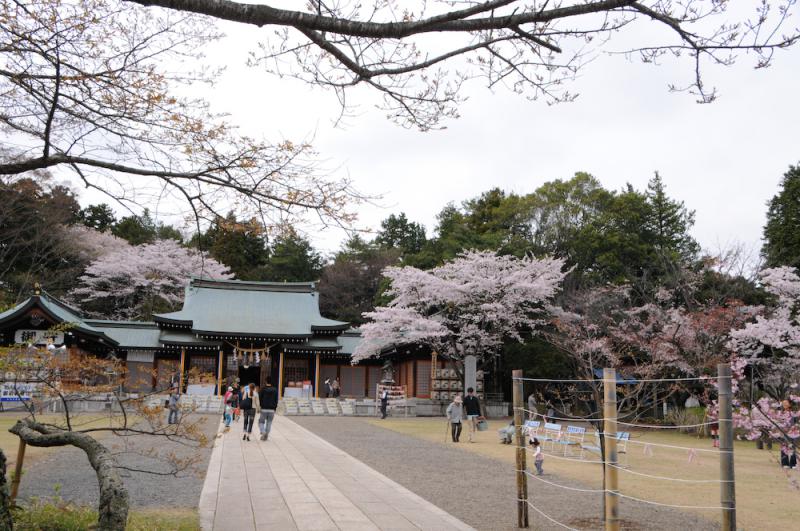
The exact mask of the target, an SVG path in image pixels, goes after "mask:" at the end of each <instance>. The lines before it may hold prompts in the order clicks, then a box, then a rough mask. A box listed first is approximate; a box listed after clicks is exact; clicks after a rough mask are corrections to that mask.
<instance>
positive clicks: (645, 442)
mask: <svg viewBox="0 0 800 531" xmlns="http://www.w3.org/2000/svg"><path fill="white" fill-rule="evenodd" d="M599 435H605V436H606V437H608V438H611V437H616V434H609V433H605V432H600V433H599ZM625 442H629V443H633V444H643V445H645V446H656V447H659V448H675V449H678V450H694V451H695V452H711V453H715V454H723V453H724V454H732V453H733V450H720V449H716V448H715V449H709V448H691V447H689V446H675V445H672V444H659V443H654V442H647V441H635V440H633V439H628V440H627V441H625Z"/></svg>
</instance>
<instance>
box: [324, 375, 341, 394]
mask: <svg viewBox="0 0 800 531" xmlns="http://www.w3.org/2000/svg"><path fill="white" fill-rule="evenodd" d="M341 394H342V383H341V382H340V381H339V377H338V376H337V377H336V378H334V379H333V380H331V379H330V378H326V379H325V398H339V395H341Z"/></svg>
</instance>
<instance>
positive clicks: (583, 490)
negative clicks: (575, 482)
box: [517, 470, 605, 493]
mask: <svg viewBox="0 0 800 531" xmlns="http://www.w3.org/2000/svg"><path fill="white" fill-rule="evenodd" d="M517 472H522V473H523V474H525V475H526V476H530V477H532V478H534V479H537V480H539V481H541V482H542V483H547V484H548V485H552V486H554V487H560V488H562V489H566V490H574V491H575V492H593V493H599V492H605V490H604V489H579V488H577V487H568V486H566V485H559V484H558V483H553V482H552V481H547V480H546V479H542V478H540V477H539V476H537V475H535V474H532V473H531V472H530V471H529V470H517Z"/></svg>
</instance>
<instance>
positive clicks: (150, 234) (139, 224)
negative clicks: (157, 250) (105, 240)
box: [111, 208, 158, 245]
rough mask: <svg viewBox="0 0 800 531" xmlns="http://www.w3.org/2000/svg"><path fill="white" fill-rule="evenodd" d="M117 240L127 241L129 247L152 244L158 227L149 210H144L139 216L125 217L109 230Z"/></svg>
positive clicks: (156, 235)
mask: <svg viewBox="0 0 800 531" xmlns="http://www.w3.org/2000/svg"><path fill="white" fill-rule="evenodd" d="M111 233H112V234H113V235H114V236H116V237H117V238H122V239H123V240H127V241H128V243H130V244H131V245H141V244H143V243H153V242H154V241H155V240H156V239H157V237H158V227H157V226H156V222H155V221H154V220H153V217H152V216H151V215H150V209H148V208H145V209H144V212H142V215H141V216H125V217H124V218H122V219H120V220H119V221H118V222H117V224H116V225H114V226H113V227H112V228H111Z"/></svg>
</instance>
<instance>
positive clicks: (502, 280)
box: [353, 251, 566, 365]
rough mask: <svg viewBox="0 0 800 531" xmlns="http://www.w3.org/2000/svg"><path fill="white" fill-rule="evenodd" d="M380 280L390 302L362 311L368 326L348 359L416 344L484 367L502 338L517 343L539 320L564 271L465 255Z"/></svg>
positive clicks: (391, 271) (552, 264)
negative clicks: (386, 287) (385, 285)
mask: <svg viewBox="0 0 800 531" xmlns="http://www.w3.org/2000/svg"><path fill="white" fill-rule="evenodd" d="M384 275H386V277H388V278H389V280H390V281H391V288H390V289H389V290H388V292H387V295H389V296H390V297H392V301H391V302H390V303H389V304H388V305H386V306H381V307H378V308H376V309H375V311H373V312H366V313H365V314H364V316H365V317H366V318H367V319H368V320H369V322H367V323H366V324H364V325H363V326H362V327H361V331H362V335H363V337H364V341H363V342H362V343H361V344H360V345H359V347H358V348H357V349H356V352H355V353H354V355H353V362H358V361H359V360H361V359H364V358H367V357H370V356H374V355H376V354H377V353H379V352H380V350H381V349H382V348H384V347H387V346H391V345H401V344H405V343H417V344H425V345H428V346H430V347H431V348H432V349H434V350H436V351H438V352H439V353H440V354H442V355H444V356H446V357H448V358H450V359H452V360H456V361H458V360H463V359H464V356H466V355H474V356H476V357H477V358H478V360H479V364H480V365H482V364H485V363H486V362H488V361H490V360H492V359H493V358H494V357H495V356H497V355H498V354H499V352H500V349H501V347H502V345H503V342H504V341H505V340H509V339H512V340H517V341H522V340H523V337H524V335H525V334H529V333H531V332H533V331H535V330H536V329H537V328H538V327H539V326H540V325H541V324H543V323H544V322H546V321H545V320H546V317H547V315H548V307H549V305H550V301H551V300H552V298H553V297H554V296H555V294H556V293H557V291H558V290H559V288H560V285H561V282H562V281H563V279H564V276H565V275H566V271H565V270H564V261H563V260H560V259H553V258H545V259H536V258H531V257H525V258H515V257H513V256H498V255H496V254H495V253H492V252H485V251H484V252H477V251H469V252H466V253H464V254H463V255H461V256H459V257H458V258H456V259H455V260H453V261H451V262H449V263H446V264H444V265H442V266H439V267H436V268H434V269H431V270H429V271H423V270H421V269H417V268H415V267H388V268H386V269H384Z"/></svg>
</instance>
